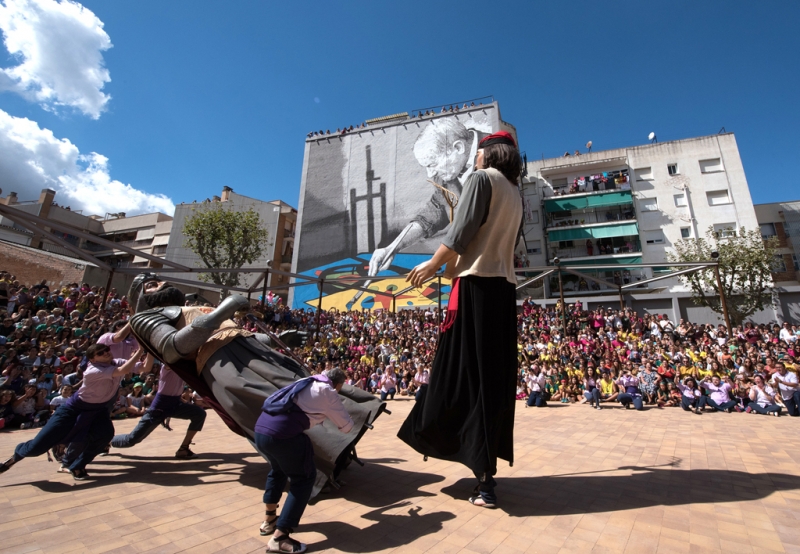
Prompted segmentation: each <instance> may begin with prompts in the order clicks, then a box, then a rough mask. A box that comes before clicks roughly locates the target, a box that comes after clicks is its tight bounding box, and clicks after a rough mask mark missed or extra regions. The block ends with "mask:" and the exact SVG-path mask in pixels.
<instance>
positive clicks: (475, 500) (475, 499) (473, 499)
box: [469, 495, 497, 510]
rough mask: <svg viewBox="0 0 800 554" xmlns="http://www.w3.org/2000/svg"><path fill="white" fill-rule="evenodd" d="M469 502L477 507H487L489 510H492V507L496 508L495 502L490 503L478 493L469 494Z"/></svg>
mask: <svg viewBox="0 0 800 554" xmlns="http://www.w3.org/2000/svg"><path fill="white" fill-rule="evenodd" d="M479 500H480V501H481V502H482V504H478V501H479ZM469 503H470V504H472V505H473V506H477V507H478V508H489V509H490V510H493V509H495V508H497V504H492V503H490V502H486V501H485V500H484V499H483V497H482V496H480V495H478V496H470V497H469Z"/></svg>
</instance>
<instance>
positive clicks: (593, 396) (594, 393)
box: [583, 387, 600, 406]
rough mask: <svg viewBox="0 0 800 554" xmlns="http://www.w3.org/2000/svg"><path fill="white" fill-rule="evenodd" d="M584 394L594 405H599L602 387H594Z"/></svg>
mask: <svg viewBox="0 0 800 554" xmlns="http://www.w3.org/2000/svg"><path fill="white" fill-rule="evenodd" d="M583 396H584V397H585V398H586V400H588V401H589V403H590V404H591V405H592V406H599V405H600V389H598V388H597V387H595V388H593V389H592V390H591V392H589V391H585V392H584V393H583Z"/></svg>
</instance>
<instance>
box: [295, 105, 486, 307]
mask: <svg viewBox="0 0 800 554" xmlns="http://www.w3.org/2000/svg"><path fill="white" fill-rule="evenodd" d="M499 129H500V118H499V112H498V108H497V104H496V103H492V104H487V105H483V106H475V107H470V108H465V109H463V110H460V111H456V112H447V113H441V114H436V115H433V116H423V117H419V118H410V119H403V120H401V121H393V122H389V123H383V124H377V125H371V126H369V127H366V128H364V129H358V130H356V131H352V132H350V133H347V134H344V135H329V136H324V137H314V138H312V139H310V140H308V141H307V142H306V152H305V160H304V164H303V176H302V183H301V191H300V204H299V214H298V218H299V221H298V228H297V232H298V234H297V237H296V239H295V241H296V245H295V260H294V266H293V271H295V272H297V273H304V274H308V275H315V276H319V275H321V274H325V275H326V276H329V277H338V278H346V277H347V276H348V275H352V276H375V275H400V274H404V273H406V272H407V271H408V270H410V269H411V268H412V267H414V266H415V265H416V264H417V263H419V262H421V261H422V260H423V259H424V258H425V257H426V256H429V255H430V254H432V253H433V252H434V251H435V249H436V248H437V247H438V246H439V244H440V243H441V237H442V234H443V233H444V232H445V230H446V228H447V226H448V225H449V221H450V206H449V204H448V202H447V198H446V195H447V193H446V192H445V190H443V189H446V190H447V191H451V192H452V193H454V194H455V196H456V197H457V196H460V195H461V189H462V186H463V184H464V182H465V181H466V179H467V178H468V177H469V176H470V174H471V173H472V171H473V166H474V160H475V152H476V151H477V149H478V142H479V141H480V139H481V138H483V137H484V136H486V135H488V134H491V133H493V132H495V131H497V130H499ZM437 185H438V186H437ZM391 281H393V280H384V281H381V282H380V283H376V284H375V285H374V288H375V290H380V289H385V288H386V287H392V286H394V285H393V284H392V283H391ZM398 281H400V282H401V281H402V279H399V280H398ZM304 289H308V290H304ZM315 289H316V287H313V286H305V287H297V289H296V291H295V294H294V298H293V305H294V306H296V307H306V306H308V305H313V306H316V299H317V296H318V294H319V291H318V289H316V290H315ZM389 290H391V288H390V289H389ZM445 292H446V291H444V290H442V291H437V290H429V291H427V296H426V295H425V294H424V293H425V291H423V292H422V293H418V294H422V296H423V297H424V298H408V299H403V302H407V303H408V305H424V304H426V303H435V302H437V301H438V296H439V295H441V294H445ZM326 293H329V294H327V295H326V302H325V303H324V304H325V306H326V307H339V308H341V309H347V308H366V307H379V306H377V305H378V304H380V303H381V302H385V300H383V299H381V298H379V297H378V296H373V298H372V299H371V300H370V296H371V295H369V294H360V295H354V294H351V293H348V292H347V291H342V290H340V288H339V289H336V290H331V291H326ZM311 300H314V301H313V302H310V301H311Z"/></svg>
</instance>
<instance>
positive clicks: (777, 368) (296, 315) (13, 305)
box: [0, 271, 800, 429]
mask: <svg viewBox="0 0 800 554" xmlns="http://www.w3.org/2000/svg"><path fill="white" fill-rule="evenodd" d="M104 295H105V291H104V290H103V289H102V288H101V287H96V286H95V287H92V286H89V285H88V284H86V283H84V284H82V285H79V284H77V283H72V284H69V285H66V286H59V287H50V286H48V285H47V284H46V283H45V282H41V283H38V284H33V285H30V284H21V283H20V282H19V281H17V280H16V279H15V277H14V276H13V275H10V274H8V273H7V272H4V271H0V428H23V429H24V428H32V427H38V426H42V425H44V423H45V422H46V421H47V418H48V417H49V416H50V414H52V413H53V411H54V410H55V409H56V408H57V407H58V406H59V405H60V404H62V403H63V402H65V401H66V399H68V398H69V397H70V395H71V394H72V393H73V392H74V391H76V390H77V388H78V387H79V386H80V384H81V379H82V372H83V370H84V369H85V368H86V366H87V363H88V361H87V359H86V356H85V351H86V349H87V348H88V347H89V346H90V345H92V344H94V343H96V342H101V343H103V344H109V345H110V346H111V345H113V348H115V349H119V351H120V355H119V356H118V357H125V355H126V354H127V356H130V354H131V353H133V352H134V351H135V340H134V339H133V337H132V336H129V335H126V334H125V331H126V328H127V327H126V324H125V323H126V320H127V318H128V317H129V309H128V303H127V299H126V298H125V296H124V295H122V294H120V293H119V292H118V291H116V290H115V289H113V288H112V289H111V290H110V291H109V293H108V295H107V300H106V303H105V305H102V302H103V298H104ZM253 311H254V313H256V314H257V315H258V318H259V319H261V320H263V322H264V323H265V324H266V325H267V326H268V327H269V328H270V329H271V330H272V331H275V332H277V333H279V332H281V331H284V330H289V329H295V330H299V331H305V332H307V333H308V334H309V336H310V337H311V338H310V339H309V340H308V341H307V343H306V344H305V346H304V347H302V348H299V349H296V351H295V352H294V354H295V355H297V356H299V357H301V358H302V360H303V361H304V362H305V363H306V364H307V366H308V367H309V368H310V369H311V371H313V372H315V373H316V372H321V371H324V370H325V369H329V368H332V367H339V368H341V369H343V370H345V371H346V373H347V375H348V381H347V383H348V384H350V385H353V386H355V387H359V388H361V389H364V390H367V391H369V392H372V393H374V394H377V395H380V396H381V398H383V399H388V400H391V399H394V398H395V397H396V396H414V395H415V394H416V393H417V392H418V391H419V389H420V387H421V386H422V385H424V384H426V383H427V382H428V374H429V371H430V368H431V365H432V363H433V358H434V355H435V353H436V345H437V339H438V334H439V317H438V313H437V310H436V308H435V307H430V308H416V309H409V310H402V311H399V312H397V313H391V312H389V311H348V312H343V311H338V310H336V309H331V310H327V311H323V312H321V313H320V315H319V329H317V316H316V314H315V312H314V311H313V310H311V309H308V310H304V309H290V308H289V307H287V306H285V305H282V304H280V303H274V304H270V303H268V304H267V305H266V306H263V307H262V306H261V305H257V306H255V307H254V308H253ZM565 312H566V317H565V318H562V315H561V309H560V306H558V305H556V306H543V305H538V304H536V303H535V302H533V301H532V300H530V299H527V300H525V301H524V302H523V303H522V305H521V307H520V310H519V313H518V331H519V333H518V339H519V340H518V355H519V356H518V358H519V368H518V375H517V383H518V386H517V398H518V399H519V400H520V401H524V402H525V403H526V405H527V406H539V407H544V406H546V405H547V403H548V402H551V403H552V402H559V403H582V404H587V405H588V406H592V407H593V408H596V409H601V408H602V407H604V406H609V405H612V404H614V403H617V404H621V405H623V406H625V407H626V408H636V409H643V408H644V407H645V406H648V405H649V406H652V407H655V408H666V407H671V406H676V407H682V408H683V409H685V410H687V411H692V412H694V413H703V411H709V410H712V411H727V412H732V411H741V412H748V413H763V414H773V415H779V414H781V413H784V412H786V413H789V414H790V415H800V412H798V404H800V389H798V384H797V381H798V379H797V370H798V368H799V367H800V366H798V365H797V352H796V346H797V344H798V343H797V339H798V337H800V329H798V327H797V325H792V324H790V323H783V324H782V325H777V324H774V325H756V324H753V323H750V322H746V323H745V324H744V325H742V326H737V327H736V328H734V329H733V330H732V331H731V332H730V333H729V332H728V330H727V329H726V328H725V326H723V325H709V324H695V323H691V322H688V321H684V320H680V321H677V322H673V321H671V320H670V319H669V318H668V317H667V316H666V315H663V314H662V315H653V314H649V313H641V314H639V313H637V312H636V311H633V310H630V309H626V310H617V309H603V308H600V309H594V310H586V309H584V307H583V306H582V305H581V303H580V302H576V303H573V304H570V305H568V306H567V307H566V309H565ZM244 316H245V314H237V318H236V320H237V323H239V324H240V325H241V326H242V327H244V328H246V329H248V330H251V331H255V332H257V331H259V329H258V327H257V326H256V324H255V323H254V322H253V321H252V320H251V319H248V318H247V317H244ZM563 319H565V320H566V329H564V328H563V323H562V321H563ZM131 341H133V342H131ZM158 371H159V368H158V367H157V366H156V367H154V369H153V372H152V373H147V374H145V375H133V376H128V377H126V378H125V379H124V380H123V381H122V383H121V388H120V394H119V397H118V400H117V402H116V404H115V405H114V407H113V410H112V415H113V417H116V418H126V417H139V416H141V415H142V414H143V413H144V412H145V411H146V409H147V407H148V406H149V404H150V402H151V401H152V399H153V396H154V394H155V391H156V390H157V385H158V383H157V378H158V377H157V376H158ZM184 401H187V402H193V403H196V404H198V405H201V406H203V407H205V406H204V403H203V401H202V399H201V398H200V397H198V396H197V395H196V394H195V393H194V392H193V391H191V390H190V389H187V390H186V391H185V394H184Z"/></svg>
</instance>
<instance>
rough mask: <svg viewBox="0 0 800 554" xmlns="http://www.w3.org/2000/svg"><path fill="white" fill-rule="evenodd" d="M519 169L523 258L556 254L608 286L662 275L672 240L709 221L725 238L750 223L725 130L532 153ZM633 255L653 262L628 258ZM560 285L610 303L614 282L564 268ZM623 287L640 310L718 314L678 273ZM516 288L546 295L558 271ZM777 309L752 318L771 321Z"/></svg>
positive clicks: (552, 297) (742, 180)
mask: <svg viewBox="0 0 800 554" xmlns="http://www.w3.org/2000/svg"><path fill="white" fill-rule="evenodd" d="M527 172H528V175H527V176H526V177H525V179H524V182H523V197H524V203H525V227H524V232H525V238H526V243H527V244H526V248H527V260H525V263H526V264H527V265H528V266H546V265H554V259H556V258H557V259H558V260H559V262H560V264H561V265H562V266H564V265H569V266H580V267H581V273H587V274H589V275H591V276H595V277H598V278H600V279H603V280H605V281H608V282H609V283H612V284H614V285H619V284H623V285H628V284H635V283H636V282H639V281H646V280H648V279H650V278H652V277H654V276H658V275H660V274H662V275H663V274H666V273H668V272H669V268H668V266H667V265H666V261H667V252H669V251H670V250H671V249H672V248H673V247H674V244H675V243H676V242H677V241H679V240H681V239H687V238H695V237H703V236H705V233H706V231H707V230H708V229H709V228H711V229H713V230H714V231H715V232H718V233H721V234H722V235H723V236H724V235H725V234H732V233H736V232H737V229H739V228H740V227H742V226H744V227H746V228H748V229H755V228H757V226H758V225H759V220H758V219H757V217H756V210H755V209H754V207H753V203H752V200H751V197H750V190H749V188H748V184H747V178H746V176H745V172H744V168H743V165H742V160H741V158H740V156H739V150H738V147H737V145H736V138H735V137H734V135H733V134H732V133H721V134H718V135H710V136H704V137H697V138H690V139H683V140H675V141H670V142H652V143H649V144H644V145H640V146H635V147H630V148H618V149H613V150H605V151H597V152H588V153H579V154H576V155H565V156H564V157H560V158H550V159H543V160H537V161H532V162H529V163H528V165H527ZM787 261H788V259H787ZM642 263H644V264H653V265H652V267H637V266H636V265H635V264H642ZM661 263H664V264H665V265H663V266H660V265H655V264H661ZM593 267H597V268H598V269H593ZM562 285H563V289H564V294H565V297H568V298H574V299H576V300H577V299H580V300H581V301H582V302H583V303H584V305H587V304H588V305H590V306H600V305H605V306H612V305H614V306H616V305H619V295H618V288H617V287H616V286H615V287H609V286H605V285H601V284H598V283H593V282H592V281H591V280H589V279H583V278H581V277H578V276H576V275H571V274H569V275H568V274H562ZM628 291H629V292H628V293H627V294H625V295H624V298H623V301H624V302H625V303H626V304H627V305H629V306H632V307H633V308H635V309H637V310H639V311H648V312H651V313H667V314H668V315H670V316H671V317H674V318H681V317H687V318H689V319H691V320H692V321H708V322H712V321H719V318H718V317H717V316H716V314H714V313H713V312H710V311H709V310H707V309H705V308H700V307H698V306H695V305H694V303H693V302H692V301H691V298H690V297H691V294H690V293H689V291H688V290H687V289H686V288H685V287H684V286H683V285H682V284H681V283H680V281H679V280H678V279H677V278H670V279H665V280H662V281H656V282H651V283H645V284H643V285H642V286H641V287H633V288H629V289H628ZM525 292H532V293H534V294H538V296H539V297H540V298H541V301H543V302H545V303H553V302H555V301H556V300H557V297H558V296H559V288H558V281H557V277H555V276H551V277H549V278H547V279H546V280H545V282H544V283H543V284H542V286H540V287H539V288H538V289H537V288H535V287H534V288H531V289H530V290H529V291H525ZM789 301H790V302H791V299H790V300H789ZM780 311H781V310H780V308H778V309H777V311H776V310H772V309H770V310H766V311H765V312H763V313H761V314H758V315H757V317H756V318H755V319H757V320H764V321H771V320H774V319H776V318H777V317H779V316H780Z"/></svg>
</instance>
